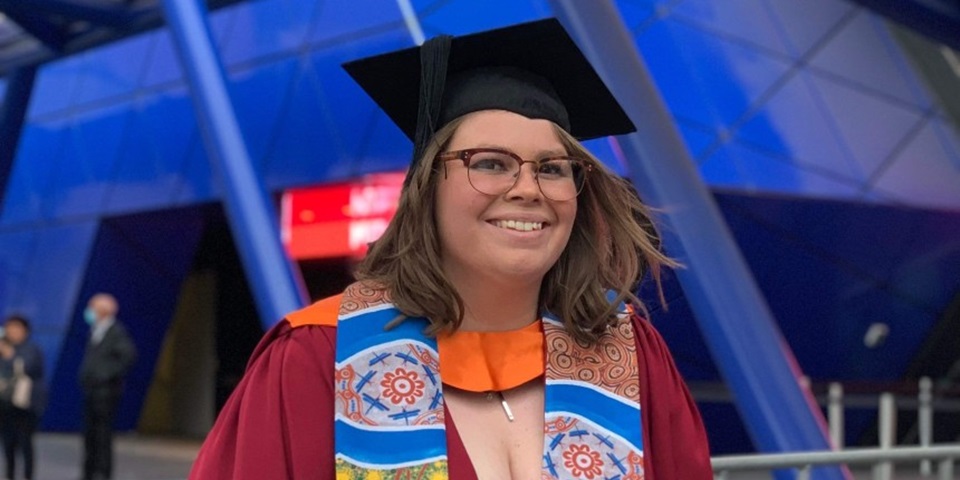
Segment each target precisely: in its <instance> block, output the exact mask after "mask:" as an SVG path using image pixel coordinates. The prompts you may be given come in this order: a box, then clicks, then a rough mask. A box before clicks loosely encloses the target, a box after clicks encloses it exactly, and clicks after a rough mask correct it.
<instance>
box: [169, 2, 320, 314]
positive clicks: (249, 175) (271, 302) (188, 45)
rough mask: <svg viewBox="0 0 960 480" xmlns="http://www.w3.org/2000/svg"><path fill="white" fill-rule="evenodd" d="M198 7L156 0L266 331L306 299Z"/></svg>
mask: <svg viewBox="0 0 960 480" xmlns="http://www.w3.org/2000/svg"><path fill="white" fill-rule="evenodd" d="M202 3H203V2H202V1H199V0H163V11H164V14H165V16H166V19H167V23H168V25H169V26H170V31H171V33H172V37H173V40H174V43H175V44H176V46H177V52H178V54H179V56H180V64H181V66H182V67H183V70H184V71H185V72H186V73H187V79H188V81H189V84H190V89H191V93H192V97H193V102H194V109H195V111H196V115H197V121H198V123H199V125H200V130H201V134H202V135H203V140H204V146H205V147H206V150H207V156H208V157H209V159H210V162H211V165H212V170H213V172H214V174H215V175H216V179H217V180H219V181H220V182H219V183H220V185H221V186H222V187H223V194H224V199H223V202H224V207H225V209H226V212H227V219H228V221H229V223H230V228H231V231H232V232H233V239H234V241H235V242H236V244H237V250H238V251H239V252H240V258H241V259H242V260H243V266H244V271H245V273H246V276H247V281H248V283H249V284H250V286H251V290H252V291H253V294H254V298H255V300H256V303H257V309H258V311H259V313H260V320H261V323H262V324H263V326H264V328H265V329H266V328H269V327H270V326H272V325H273V324H274V323H276V322H277V321H279V320H280V319H282V318H283V317H284V316H285V315H286V314H287V313H290V312H291V311H293V310H296V309H298V308H300V307H302V306H303V305H304V303H305V299H306V295H305V290H304V288H303V285H302V283H303V282H302V280H301V278H300V274H299V271H297V270H295V269H294V268H293V265H292V264H291V261H290V259H289V258H288V257H287V255H286V254H285V252H284V250H283V247H282V245H281V244H280V232H279V227H280V225H279V222H278V221H277V217H276V212H275V211H274V208H273V206H272V203H271V201H270V198H269V197H268V196H267V194H266V191H265V190H264V187H263V185H262V184H261V183H260V179H259V177H258V176H257V172H256V171H255V170H254V168H253V164H252V163H251V161H250V156H249V154H248V153H247V148H246V145H244V142H243V137H242V135H241V133H240V126H239V125H238V124H237V119H236V116H235V114H234V110H233V105H232V104H231V103H230V97H229V95H228V93H227V87H226V79H225V78H226V75H225V72H224V69H223V65H222V63H221V60H220V57H219V55H218V53H217V51H216V49H215V47H214V44H213V40H212V36H211V34H210V27H209V25H208V24H207V21H206V15H205V12H204V9H203V6H202Z"/></svg>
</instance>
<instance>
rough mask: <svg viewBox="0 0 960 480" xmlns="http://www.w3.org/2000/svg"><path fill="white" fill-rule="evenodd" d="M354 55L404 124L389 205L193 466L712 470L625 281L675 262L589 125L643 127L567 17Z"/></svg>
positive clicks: (657, 477)
mask: <svg viewBox="0 0 960 480" xmlns="http://www.w3.org/2000/svg"><path fill="white" fill-rule="evenodd" d="M345 68H346V69H347V72H348V73H350V74H351V75H352V76H353V78H354V79H355V80H357V82H358V83H359V84H360V85H361V86H362V87H363V88H364V90H366V92H367V93H368V94H369V95H370V96H371V97H373V99H374V100H375V101H376V102H377V103H378V104H379V105H380V106H381V108H383V109H384V110H385V112H386V113H387V114H388V115H389V116H390V118H391V119H393V121H394V122H395V123H397V125H398V126H399V127H400V129H401V130H403V131H404V133H406V134H407V135H408V136H409V137H410V138H411V139H413V141H414V152H415V153H414V155H413V157H412V165H411V167H410V169H409V171H408V174H407V178H406V180H405V182H404V187H403V191H402V193H401V197H400V203H399V205H398V208H397V213H396V216H395V217H394V218H393V220H392V221H391V222H390V225H389V226H388V228H387V230H386V232H385V233H384V234H383V236H382V237H381V238H380V239H379V240H377V241H376V242H375V243H374V244H373V245H372V247H371V249H370V252H369V253H368V255H367V256H366V257H365V258H364V260H363V262H362V263H361V264H360V266H359V268H358V271H357V277H358V282H357V283H354V284H353V285H351V286H349V287H347V289H346V290H345V291H344V292H343V293H342V294H340V295H337V296H334V297H330V298H327V299H325V300H321V301H319V302H317V303H315V304H313V305H312V306H309V307H307V308H304V309H301V310H299V311H296V312H292V313H290V314H289V315H287V317H286V318H285V319H284V320H283V321H281V322H280V323H278V324H277V325H276V326H275V327H274V328H273V329H271V330H270V331H269V332H267V334H266V335H265V337H264V338H263V340H262V341H261V343H260V345H259V346H258V347H257V348H256V350H255V351H254V353H253V356H252V358H251V359H250V362H249V364H248V368H247V372H246V375H245V377H244V379H243V380H242V381H241V382H240V384H239V385H238V387H237V389H236V390H235V391H234V393H233V395H232V396H231V398H230V400H229V401H228V402H227V404H226V405H225V406H224V408H223V410H222V411H221V413H220V415H219V418H218V419H217V422H216V424H215V425H214V427H213V429H212V430H211V432H210V434H209V435H208V436H207V438H206V440H205V442H204V445H203V447H202V448H201V450H200V453H199V455H198V457H197V461H196V462H195V463H194V466H193V470H192V471H191V474H190V478H191V479H197V480H212V479H224V480H226V479H231V480H238V479H251V480H252V479H264V478H269V479H283V478H295V479H297V480H303V479H324V480H332V479H334V478H336V479H341V478H342V479H364V478H431V479H433V478H437V479H446V478H451V479H456V480H471V479H479V480H488V479H489V480H502V479H518V480H521V479H522V480H528V479H547V478H560V479H573V478H580V479H590V480H594V479H604V478H619V479H621V480H637V479H641V478H643V479H646V480H674V479H683V480H709V479H712V478H713V474H712V471H711V469H710V455H709V447H708V444H707V439H706V433H705V431H704V428H703V424H702V422H701V419H700V415H699V413H698V411H697V407H696V404H695V403H694V402H693V399H692V398H691V396H690V394H689V392H688V391H687V389H686V387H685V386H684V383H683V380H682V379H681V378H680V374H679V373H678V372H677V370H676V367H675V365H674V363H673V359H672V358H671V356H670V353H669V351H668V349H667V347H666V345H665V344H664V342H663V340H662V339H661V338H660V336H659V334H658V333H657V332H656V331H655V330H654V328H653V326H651V325H650V323H649V322H648V321H647V320H646V319H645V318H644V316H645V312H646V310H645V309H644V307H643V304H642V302H641V301H640V300H639V299H638V298H637V297H636V296H635V295H634V293H633V292H635V291H636V290H637V286H638V285H637V284H638V281H639V279H641V278H643V277H644V275H643V274H644V273H646V272H649V273H650V274H651V277H652V278H653V279H654V280H655V281H656V282H657V283H658V284H659V273H660V270H661V269H662V268H668V267H671V266H674V265H676V263H675V262H674V261H673V260H671V259H669V258H668V257H666V256H665V255H664V254H663V253H662V252H661V251H660V250H659V249H658V247H657V246H658V243H659V242H658V241H657V239H656V234H655V231H654V230H653V228H652V222H651V219H650V218H649V214H648V212H647V209H646V208H645V207H644V206H643V205H642V204H641V203H640V201H639V199H638V198H637V197H636V196H635V195H634V194H633V192H632V191H631V189H630V188H629V186H628V184H627V182H626V181H625V180H624V179H622V178H620V177H618V176H616V175H615V174H613V173H612V172H611V171H610V170H608V169H607V168H606V167H605V166H604V165H603V164H602V163H600V162H599V161H598V160H597V159H596V158H595V157H594V156H593V155H591V154H590V152H589V151H587V149H586V148H585V147H584V146H583V144H582V143H580V140H582V139H589V138H596V137H601V136H607V135H618V134H624V133H629V132H631V131H633V130H634V125H633V123H632V122H631V121H630V119H629V117H627V115H626V114H625V113H624V112H623V110H622V109H621V108H620V106H619V104H618V103H617V101H616V99H615V98H614V97H613V96H612V94H611V93H610V92H609V90H608V89H607V88H606V86H605V85H604V84H603V82H602V80H601V79H600V78H599V76H597V74H596V72H594V70H593V68H592V67H591V66H590V64H589V62H588V61H587V60H586V58H585V57H584V56H583V54H582V53H581V52H580V51H579V49H578V48H577V47H576V45H575V44H574V43H573V41H572V39H571V38H570V37H569V36H568V35H567V34H566V32H565V31H564V29H563V27H562V26H561V25H560V24H559V22H557V21H555V20H544V21H538V22H532V23H528V24H524V25H517V26H512V27H507V28H502V29H498V30H494V31H489V32H481V33H477V34H473V35H467V36H463V37H456V38H451V37H445V36H441V37H437V38H434V39H431V40H430V41H428V42H426V43H425V44H424V45H423V46H422V47H417V48H412V49H407V50H401V51H399V52H391V53H387V54H383V55H380V56H377V57H371V58H368V59H363V60H358V61H356V62H351V63H349V64H347V65H345ZM661 160H662V161H664V162H667V161H670V159H667V158H664V159H661ZM661 297H662V294H661ZM661 301H662V300H661Z"/></svg>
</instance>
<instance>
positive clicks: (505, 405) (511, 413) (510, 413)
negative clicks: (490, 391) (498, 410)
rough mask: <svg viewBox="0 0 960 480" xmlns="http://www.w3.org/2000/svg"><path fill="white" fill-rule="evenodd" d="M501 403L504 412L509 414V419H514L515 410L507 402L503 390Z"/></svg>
mask: <svg viewBox="0 0 960 480" xmlns="http://www.w3.org/2000/svg"><path fill="white" fill-rule="evenodd" d="M500 405H502V406H503V413H506V414H507V420H509V421H511V422H512V421H513V412H512V411H511V410H510V405H508V404H507V399H506V398H504V396H503V392H500Z"/></svg>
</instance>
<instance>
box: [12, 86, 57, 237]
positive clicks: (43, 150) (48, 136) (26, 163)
mask: <svg viewBox="0 0 960 480" xmlns="http://www.w3.org/2000/svg"><path fill="white" fill-rule="evenodd" d="M38 78H39V77H38ZM34 98H36V94H34ZM63 134H64V129H63V124H62V123H59V122H57V123H53V122H49V123H48V122H43V123H41V122H29V123H26V124H24V126H23V133H22V134H21V136H20V145H19V147H18V149H17V158H16V159H14V162H13V167H12V170H11V172H10V180H9V183H8V185H7V189H6V191H5V192H4V197H3V213H2V215H0V226H6V225H13V224H17V223H24V222H33V221H37V220H40V219H41V218H42V212H41V208H42V205H43V201H44V198H43V195H44V192H46V189H47V185H48V184H49V183H50V182H51V178H50V174H51V173H52V172H55V171H56V168H55V167H54V165H56V164H58V163H59V162H60V157H61V156H62V153H61V151H60V149H61V142H62V141H63Z"/></svg>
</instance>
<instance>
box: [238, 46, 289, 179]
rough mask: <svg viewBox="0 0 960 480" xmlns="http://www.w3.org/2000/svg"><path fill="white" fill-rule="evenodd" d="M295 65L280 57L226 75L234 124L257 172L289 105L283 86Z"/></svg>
mask: <svg viewBox="0 0 960 480" xmlns="http://www.w3.org/2000/svg"><path fill="white" fill-rule="evenodd" d="M296 65H297V59H296V57H292V58H284V59H283V60H281V61H279V62H275V63H270V64H267V65H260V66H258V67H257V68H255V69H249V70H246V69H245V70H243V71H240V72H236V73H232V74H231V75H230V97H231V98H233V99H235V102H234V104H235V108H234V110H235V112H236V116H237V122H238V123H239V125H240V129H241V131H242V132H243V138H244V140H245V144H246V146H247V151H248V152H249V155H250V160H251V161H252V162H253V164H254V166H255V167H257V170H258V171H260V172H261V173H262V171H263V170H262V168H259V167H260V166H261V165H262V163H263V158H264V157H265V156H266V152H267V151H268V149H269V148H270V145H271V144H272V143H273V142H274V141H275V138H276V133H277V123H278V121H279V117H280V115H281V114H282V113H283V109H284V107H285V106H287V105H288V104H289V102H290V99H289V98H288V97H287V95H286V93H287V92H288V90H287V89H286V87H287V86H288V85H290V80H291V77H292V76H293V74H294V71H295V69H296ZM267 92H269V94H268V93H267ZM252 99H256V101H251V100H252Z"/></svg>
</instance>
